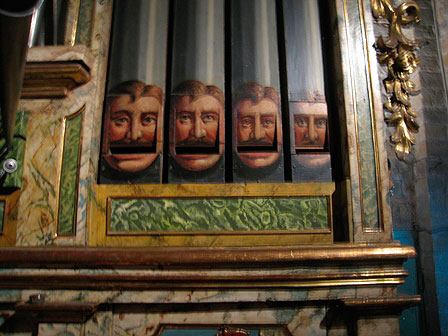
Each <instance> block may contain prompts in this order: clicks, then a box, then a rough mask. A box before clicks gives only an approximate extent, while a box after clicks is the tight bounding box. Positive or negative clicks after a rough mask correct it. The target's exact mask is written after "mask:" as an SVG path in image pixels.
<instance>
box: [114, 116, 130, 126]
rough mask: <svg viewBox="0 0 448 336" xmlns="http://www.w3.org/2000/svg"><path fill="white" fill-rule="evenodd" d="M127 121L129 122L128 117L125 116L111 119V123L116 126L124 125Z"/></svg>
mask: <svg viewBox="0 0 448 336" xmlns="http://www.w3.org/2000/svg"><path fill="white" fill-rule="evenodd" d="M128 122H129V120H128V118H125V117H122V118H117V119H114V120H113V123H114V124H115V125H116V126H125V125H127V124H128Z"/></svg>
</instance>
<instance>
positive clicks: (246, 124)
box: [234, 98, 282, 168]
mask: <svg viewBox="0 0 448 336" xmlns="http://www.w3.org/2000/svg"><path fill="white" fill-rule="evenodd" d="M234 110H235V112H234V114H235V116H236V117H235V119H236V125H235V127H236V132H235V133H236V137H237V153H238V156H239V157H240V158H241V160H242V162H243V163H244V164H245V165H247V166H249V167H251V168H262V167H267V166H270V165H272V164H273V163H274V162H275V161H277V159H278V158H279V156H280V152H279V146H280V145H281V143H282V139H281V128H280V120H279V110H278V106H277V104H275V103H274V102H273V101H272V100H271V99H269V98H263V99H261V100H260V101H258V102H257V103H254V102H252V101H251V100H250V99H243V100H241V101H239V102H238V103H237V105H236V107H235V109H234ZM276 144H277V146H276ZM245 147H246V148H248V149H250V150H248V151H246V150H244V148H245ZM257 148H258V149H257Z"/></svg>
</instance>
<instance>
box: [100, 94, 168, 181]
mask: <svg viewBox="0 0 448 336" xmlns="http://www.w3.org/2000/svg"><path fill="white" fill-rule="evenodd" d="M161 111H162V106H161V104H160V103H159V101H158V100H157V99H155V98H154V97H145V96H144V97H137V98H136V99H135V100H134V101H133V100H132V99H131V96H129V95H122V96H119V97H117V98H116V99H114V100H113V101H112V102H111V103H110V105H109V106H108V109H107V116H106V118H107V119H108V120H107V123H108V127H107V134H105V136H107V146H108V151H109V153H107V155H105V156H104V158H105V159H106V161H107V162H108V163H109V165H110V166H111V167H112V168H114V169H116V170H120V171H124V172H137V171H140V170H143V169H145V168H147V167H149V166H150V165H151V164H152V162H153V161H154V160H155V158H156V157H157V154H154V153H145V150H144V148H147V147H151V146H153V143H154V141H155V137H156V131H157V124H158V119H159V117H160V114H161Z"/></svg>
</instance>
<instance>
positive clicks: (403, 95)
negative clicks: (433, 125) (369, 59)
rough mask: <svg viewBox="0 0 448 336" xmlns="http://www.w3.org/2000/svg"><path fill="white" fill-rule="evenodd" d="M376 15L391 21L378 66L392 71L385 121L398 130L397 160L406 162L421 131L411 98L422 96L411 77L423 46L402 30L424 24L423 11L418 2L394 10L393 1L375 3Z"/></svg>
mask: <svg viewBox="0 0 448 336" xmlns="http://www.w3.org/2000/svg"><path fill="white" fill-rule="evenodd" d="M372 11H373V15H374V17H375V18H376V19H379V18H386V19H387V20H388V21H389V37H388V38H387V39H384V38H383V36H380V37H379V38H378V40H377V42H376V48H377V52H378V55H377V57H378V62H379V63H380V64H382V65H386V66H387V69H388V76H387V78H386V79H384V86H385V88H386V92H387V94H388V101H387V102H386V103H385V104H384V107H385V109H386V110H387V116H386V118H385V119H386V122H387V123H388V124H389V125H393V126H395V129H396V130H395V133H394V134H393V135H392V137H391V141H392V143H394V144H395V153H396V155H397V157H398V158H399V159H401V160H404V159H405V158H406V157H407V155H408V154H409V153H410V152H411V150H412V145H414V144H415V136H414V134H415V133H417V132H418V129H419V125H418V123H417V120H416V117H417V113H416V112H415V111H414V110H413V109H412V107H411V102H410V99H409V96H410V95H415V94H417V93H418V91H417V90H416V89H415V84H414V83H413V81H412V80H411V78H410V77H411V74H412V73H413V72H414V71H415V69H416V68H417V66H418V64H419V63H420V60H419V59H418V58H417V56H416V55H415V51H416V49H417V48H418V47H419V44H418V43H416V42H414V41H412V40H410V39H408V38H407V37H406V36H405V35H404V34H403V31H402V27H405V26H407V25H410V24H413V23H418V22H419V21H420V17H419V15H420V8H419V6H418V5H417V3H415V2H414V1H405V2H403V3H402V4H401V5H400V6H398V7H396V8H394V7H393V5H392V1H391V0H372Z"/></svg>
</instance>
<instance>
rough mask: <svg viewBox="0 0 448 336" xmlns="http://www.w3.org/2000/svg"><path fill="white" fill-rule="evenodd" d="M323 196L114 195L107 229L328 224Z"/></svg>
mask: <svg viewBox="0 0 448 336" xmlns="http://www.w3.org/2000/svg"><path fill="white" fill-rule="evenodd" d="M329 229H330V224H329V214H328V200H327V198H326V197H245V198H200V199H198V198H157V199H147V198H140V199H128V198H115V199H112V200H111V204H110V227H109V232H111V233H113V232H116V233H118V232H124V233H134V232H136V233H139V232H140V233H142V232H193V231H212V232H213V231H258V230H329Z"/></svg>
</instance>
